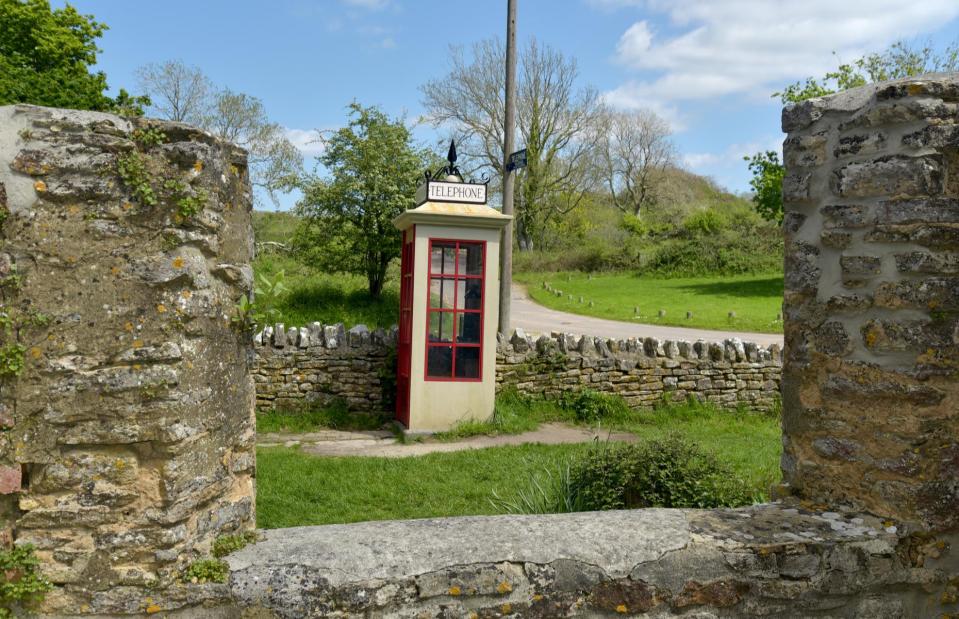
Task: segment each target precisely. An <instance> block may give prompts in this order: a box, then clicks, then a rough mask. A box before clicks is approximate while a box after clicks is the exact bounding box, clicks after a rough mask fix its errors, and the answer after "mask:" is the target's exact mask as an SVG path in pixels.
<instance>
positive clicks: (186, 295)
mask: <svg viewBox="0 0 959 619" xmlns="http://www.w3.org/2000/svg"><path fill="white" fill-rule="evenodd" d="M180 296H181V297H183V298H184V299H189V298H190V297H192V296H193V292H191V291H189V290H184V291H183V292H181V293H180Z"/></svg>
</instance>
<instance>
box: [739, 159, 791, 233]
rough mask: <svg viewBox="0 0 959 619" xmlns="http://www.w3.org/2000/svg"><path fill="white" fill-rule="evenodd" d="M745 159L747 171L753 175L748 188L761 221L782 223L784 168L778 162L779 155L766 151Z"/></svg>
mask: <svg viewBox="0 0 959 619" xmlns="http://www.w3.org/2000/svg"><path fill="white" fill-rule="evenodd" d="M745 159H746V161H748V162H749V171H750V172H752V174H753V178H752V180H750V181H749V186H750V187H752V188H753V204H755V206H756V211H757V212H758V213H759V214H760V215H761V216H762V218H763V219H766V220H768V221H776V222H779V223H782V220H783V174H784V173H785V168H784V167H783V165H782V164H781V163H780V162H779V153H777V152H776V151H772V150H767V151H766V152H764V153H756V154H755V155H753V156H752V158H749V157H745Z"/></svg>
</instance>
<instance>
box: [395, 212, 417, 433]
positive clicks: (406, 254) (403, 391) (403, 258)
mask: <svg viewBox="0 0 959 619" xmlns="http://www.w3.org/2000/svg"><path fill="white" fill-rule="evenodd" d="M415 232H416V228H415V226H414V227H412V228H408V229H407V230H404V231H403V250H402V252H401V253H400V330H399V338H398V340H397V343H396V420H397V421H399V422H400V423H402V424H403V425H404V426H406V427H409V425H410V365H411V362H412V359H411V355H412V350H413V247H414V245H415V243H414V238H415V236H416V233H415Z"/></svg>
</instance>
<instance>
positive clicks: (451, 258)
mask: <svg viewBox="0 0 959 619" xmlns="http://www.w3.org/2000/svg"><path fill="white" fill-rule="evenodd" d="M455 259H456V254H455V247H454V246H452V245H448V244H440V243H433V248H432V250H431V251H430V272H431V273H433V274H434V275H438V274H446V275H453V274H454V273H455V270H456V262H455Z"/></svg>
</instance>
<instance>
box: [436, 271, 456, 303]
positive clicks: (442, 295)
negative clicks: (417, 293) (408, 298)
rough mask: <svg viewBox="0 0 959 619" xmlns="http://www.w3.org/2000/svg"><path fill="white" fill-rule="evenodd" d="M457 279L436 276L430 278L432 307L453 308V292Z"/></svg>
mask: <svg viewBox="0 0 959 619" xmlns="http://www.w3.org/2000/svg"><path fill="white" fill-rule="evenodd" d="M455 285H456V281H455V280H452V279H444V278H440V277H434V278H433V279H431V280H430V307H432V308H439V309H453V293H454V291H455Z"/></svg>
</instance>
